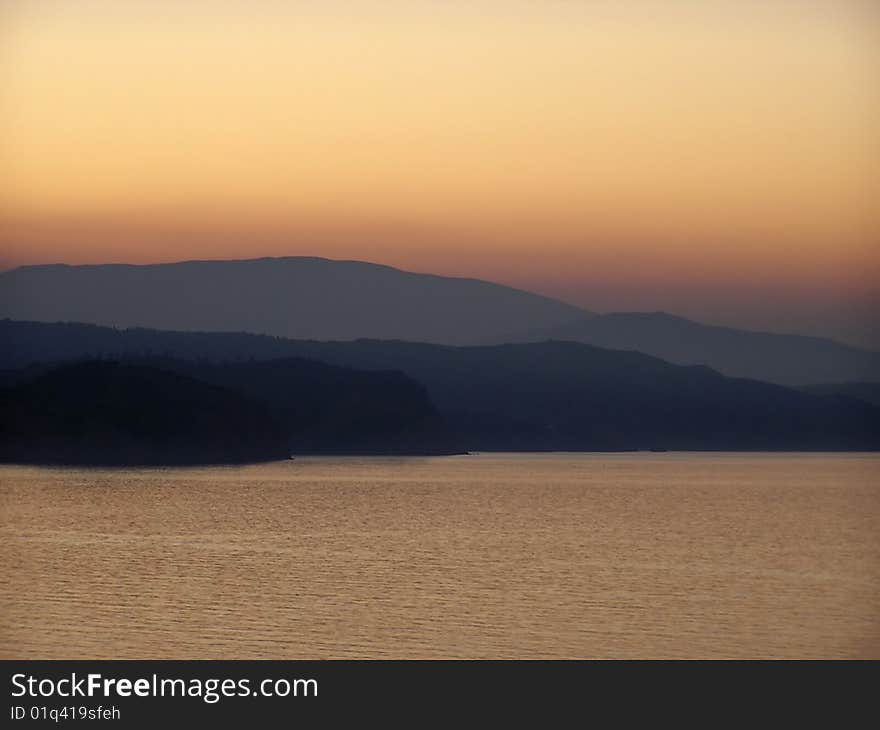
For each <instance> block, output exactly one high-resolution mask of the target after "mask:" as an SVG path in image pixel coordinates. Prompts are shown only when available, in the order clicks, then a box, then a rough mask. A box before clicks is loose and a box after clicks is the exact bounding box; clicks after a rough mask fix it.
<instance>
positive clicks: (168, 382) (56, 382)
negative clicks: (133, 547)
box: [0, 362, 288, 465]
mask: <svg viewBox="0 0 880 730" xmlns="http://www.w3.org/2000/svg"><path fill="white" fill-rule="evenodd" d="M287 453H288V452H287V444H286V439H285V437H284V434H283V431H282V429H281V428H280V427H279V425H278V424H277V423H276V421H275V420H274V419H273V418H272V417H271V415H270V414H269V411H268V409H267V408H265V407H264V406H263V405H261V404H259V403H257V402H256V401H255V400H253V399H250V398H247V397H245V396H243V395H240V394H238V393H235V392H233V391H230V390H228V389H225V388H220V387H218V386H215V385H209V384H207V383H202V382H200V381H197V380H194V379H192V378H189V377H186V376H184V375H180V374H177V373H171V372H167V371H163V370H160V369H157V368H152V367H145V366H141V365H131V364H123V363H118V362H81V363H74V364H68V365H63V366H61V367H58V368H54V369H51V370H49V371H48V372H45V373H43V374H40V375H38V376H36V377H34V378H31V379H24V380H23V381H22V382H19V383H18V384H17V385H13V386H9V387H3V388H0V460H2V461H15V462H27V463H43V464H117V465H118V464H127V465H137V464H197V463H208V462H210V463H239V462H247V461H259V460H265V459H280V458H284V457H285V456H286V455H287Z"/></svg>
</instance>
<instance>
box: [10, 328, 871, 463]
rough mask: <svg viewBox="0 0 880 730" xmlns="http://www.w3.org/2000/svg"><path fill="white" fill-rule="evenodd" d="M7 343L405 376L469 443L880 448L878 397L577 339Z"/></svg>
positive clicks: (116, 335)
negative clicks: (294, 360)
mask: <svg viewBox="0 0 880 730" xmlns="http://www.w3.org/2000/svg"><path fill="white" fill-rule="evenodd" d="M0 344H2V352H0V367H5V368H16V367H22V366H24V365H27V364H28V363H32V362H38V361H41V360H43V361H45V360H59V359H62V360H63V359H70V358H76V357H82V356H86V355H91V356H96V355H104V356H109V355H113V354H117V355H118V354H126V355H137V356H140V357H144V356H154V357H155V356H163V357H174V358H186V359H191V360H198V359H204V360H209V361H210V360H213V361H218V360H243V361H247V360H248V359H253V360H255V361H259V360H269V359H274V358H290V357H298V358H307V359H311V360H318V361H321V362H324V363H329V364H332V365H336V366H341V367H349V368H356V369H360V370H399V371H402V372H403V373H405V374H406V375H407V376H409V377H411V378H413V379H414V380H416V381H418V382H420V383H422V384H423V385H424V386H425V387H426V388H427V392H428V396H429V397H430V400H431V401H432V402H433V404H434V405H435V406H436V407H437V409H438V411H439V412H440V414H441V415H442V416H443V417H444V418H445V419H446V422H447V423H448V424H449V426H450V427H451V428H452V429H454V430H455V432H456V433H457V435H458V436H459V437H460V438H461V439H462V441H463V444H464V446H465V448H467V449H470V450H513V451H516V450H617V449H647V448H663V449H719V450H727V449H734V450H737V449H751V450H765V449H767V450H770V449H777V450H778V449H792V450H837V449H867V450H874V449H877V448H878V446H880V409H878V408H877V407H875V406H872V405H870V404H868V403H864V402H861V401H858V400H856V399H852V398H839V397H834V396H829V397H826V396H819V395H812V394H808V393H804V392H802V391H799V390H793V389H789V388H785V387H781V386H778V385H772V384H768V383H762V382H756V381H752V380H746V379H735V378H728V377H725V376H723V375H721V374H719V373H717V372H715V371H713V370H711V369H709V368H707V367H701V366H692V367H684V366H679V365H673V364H670V363H667V362H664V361H663V360H659V359H657V358H654V357H650V356H647V355H643V354H640V353H636V352H627V351H616V350H606V349H602V348H598V347H594V346H590V345H585V344H579V343H572V342H542V343H525V344H517V345H498V346H477V347H451V346H440V345H432V344H425V343H407V342H393V341H390V342H389V341H385V342H383V341H376V340H360V341H353V342H318V341H296V340H286V339H281V338H274V337H265V336H257V335H249V334H235V333H233V334H223V333H188V332H159V331H155V330H145V329H132V330H113V329H109V328H101V327H95V326H90V325H81V324H41V323H27V322H12V321H8V320H7V321H2V322H0ZM224 382H230V381H228V380H227V381H224ZM242 387H245V386H244V384H242ZM254 387H257V386H254Z"/></svg>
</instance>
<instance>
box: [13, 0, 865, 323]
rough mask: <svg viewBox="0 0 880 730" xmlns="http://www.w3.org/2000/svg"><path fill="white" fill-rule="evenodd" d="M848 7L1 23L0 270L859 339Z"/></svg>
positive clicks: (490, 5)
mask: <svg viewBox="0 0 880 730" xmlns="http://www.w3.org/2000/svg"><path fill="white" fill-rule="evenodd" d="M878 112H880V11H878V10H877V8H876V6H874V4H873V3H871V2H870V1H869V0H827V1H824V0H777V1H776V2H773V3H767V2H757V0H740V1H739V2H733V1H728V0H717V1H713V0H701V1H697V0H692V1H691V0H681V1H680V2H675V3H670V2H659V1H657V0H631V1H629V2H626V1H625V0H621V1H618V2H610V1H609V2H601V1H599V2H591V3H587V2H574V1H573V0H543V1H542V2H525V1H523V0H508V1H506V2H501V1H491V0H469V2H467V3H465V2H461V3H458V2H452V1H451V0H445V1H441V0H409V1H408V2H404V1H403V0H400V1H395V0H384V1H382V0H374V1H368V0H362V1H357V0H351V1H349V2H343V0H324V1H323V2H281V0H251V1H249V2H245V1H244V0H214V1H213V2H208V1H207V0H180V1H179V2H175V3H158V2H148V1H147V0H112V1H111V0H103V1H99V0H6V2H4V3H3V4H2V6H0V170H2V172H0V235H2V242H3V246H2V256H0V265H2V266H5V267H8V266H14V265H19V264H22V263H38V262H48V261H65V262H70V263H79V262H101V261H132V262H146V261H169V260H179V259H185V258H230V257H252V256H262V255H285V254H290V255H297V254H308V255H324V256H329V257H344V258H359V259H367V260H374V261H379V262H383V263H390V264H393V265H399V266H403V267H405V268H411V269H416V270H429V271H434V272H437V273H450V274H462V275H471V276H480V277H483V278H489V279H494V280H498V281H503V282H506V283H511V284H514V285H518V286H523V287H526V288H530V289H533V290H537V291H541V292H542V293H547V294H550V295H555V296H560V297H563V298H565V299H568V300H570V301H573V302H575V303H578V304H582V305H584V306H587V307H590V308H593V309H596V310H607V309H667V310H671V311H674V312H678V313H681V314H686V315H690V316H695V317H698V318H703V319H708V320H711V321H717V322H723V323H729V324H740V325H744V326H751V327H766V328H769V329H777V330H778V329H785V330H795V331H805V332H816V333H822V334H831V335H836V336H839V337H842V338H847V339H850V340H854V341H855V340H858V341H865V339H866V338H867V337H868V336H869V331H870V330H871V329H873V324H874V322H873V321H872V319H871V317H870V313H871V311H872V309H873V307H874V306H875V305H876V304H877V284H876V282H877V281H878V275H880V246H878V242H880V208H878V206H877V205H876V200H878V199H880V181H878V165H877V163H878V161H880V155H878V151H880V150H878V146H880V137H878V121H880V116H878Z"/></svg>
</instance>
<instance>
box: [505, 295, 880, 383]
mask: <svg viewBox="0 0 880 730" xmlns="http://www.w3.org/2000/svg"><path fill="white" fill-rule="evenodd" d="M500 340H503V341H507V342H540V341H544V340H569V341H572V342H584V343H587V344H591V345H597V346H599V347H608V348H612V349H617V350H637V351H638V352H644V353H646V354H648V355H654V356H655V357H660V358H662V359H664V360H668V361H669V362H672V363H677V364H681V365H708V366H709V367H711V368H713V369H715V370H718V371H719V372H720V373H723V374H725V375H731V376H734V377H741V378H754V379H756V380H766V381H768V382H771V383H779V384H782V385H807V384H811V383H825V382H834V381H851V380H855V381H861V380H880V353H878V352H871V351H868V350H860V349H858V348H856V347H850V346H848V345H843V344H841V343H839V342H834V341H833V340H827V339H823V338H819V337H805V336H802V335H779V334H772V333H768V332H750V331H747V330H738V329H732V328H730V327H716V326H714V325H707V324H700V323H699V322H692V321H691V320H688V319H684V318H682V317H675V316H672V315H670V314H665V313H663V312H617V313H612V314H601V315H596V316H590V317H582V318H581V319H580V320H577V321H572V322H569V323H566V324H562V325H556V326H551V327H544V328H539V329H535V330H531V331H524V332H520V333H519V334H508V335H507V336H505V337H502V338H500Z"/></svg>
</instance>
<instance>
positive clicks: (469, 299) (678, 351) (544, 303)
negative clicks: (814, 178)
mask: <svg viewBox="0 0 880 730" xmlns="http://www.w3.org/2000/svg"><path fill="white" fill-rule="evenodd" d="M0 317H8V318H12V319H19V320H36V321H43V322H54V321H62V320H63V321H76V322H89V323H93V324H100V325H108V326H114V327H149V328H156V329H166V330H184V331H204V332H230V331H240V332H250V333H257V334H269V335H274V336H279V337H288V338H297V339H317V340H352V339H360V338H373V339H382V340H391V339H397V340H406V341H411V342H431V343H436V344H451V345H470V344H502V343H508V342H541V341H545V340H568V341H573V342H583V343H586V344H592V345H597V346H599V347H606V348H612V349H621V350H636V351H638V352H643V353H646V354H649V355H654V356H655V357H660V358H662V359H664V360H668V361H669V362H672V363H676V364H681V365H708V366H709V367H712V368H713V369H716V370H718V371H719V372H721V373H723V374H725V375H730V376H734V377H747V378H754V379H757V380H766V381H768V382H773V383H779V384H782V385H807V384H812V383H830V382H845V381H878V380H880V353H877V352H869V351H865V350H860V349H858V348H855V347H849V346H846V345H843V344H840V343H837V342H834V341H832V340H827V339H821V338H816V337H804V336H798V335H778V334H770V333H762V332H749V331H745V330H737V329H732V328H729V327H716V326H712V325H706V324H700V323H698V322H692V321H689V320H686V319H683V318H681V317H675V316H672V315H668V314H664V313H662V312H655V313H641V312H623V313H612V314H604V315H593V314H591V313H590V312H586V311H585V310H583V309H580V308H578V307H574V306H571V305H569V304H565V303H563V302H559V301H556V300H553V299H548V298H546V297H542V296H538V295H536V294H531V293H528V292H525V291H521V290H518V289H513V288H510V287H506V286H501V285H498V284H492V283H489V282H485V281H478V280H475V279H459V278H452V277H443V276H433V275H429V274H415V273H410V272H406V271H400V270H398V269H394V268H391V267H389V266H380V265H377V264H370V263H364V262H358V261H331V260H328V259H322V258H308V257H289V258H263V259H252V260H246V261H188V262H183V263H175V264H155V265H147V266H132V265H122V264H107V265H98V266H67V265H61V264H56V265H48V266H23V267H21V268H18V269H14V270H12V271H7V272H4V273H0Z"/></svg>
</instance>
